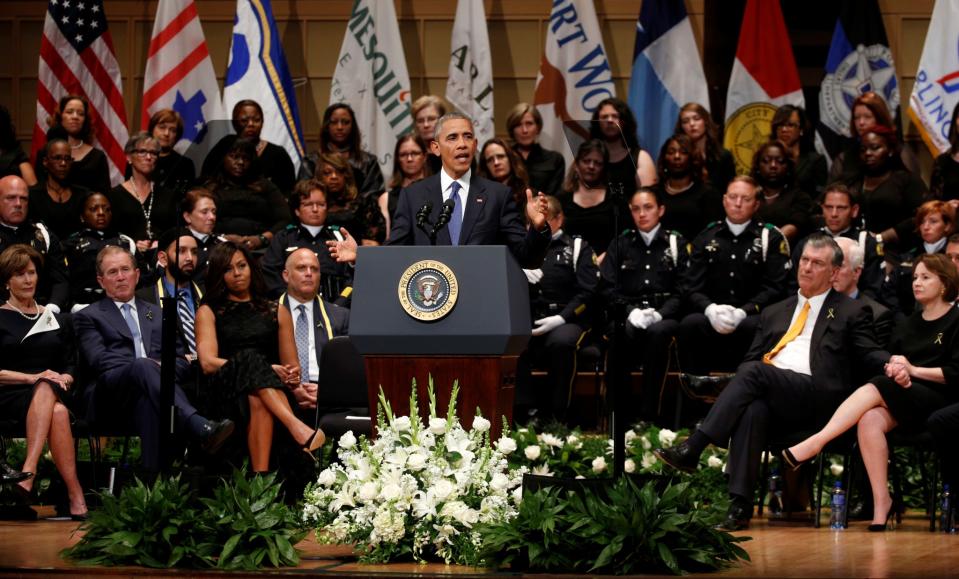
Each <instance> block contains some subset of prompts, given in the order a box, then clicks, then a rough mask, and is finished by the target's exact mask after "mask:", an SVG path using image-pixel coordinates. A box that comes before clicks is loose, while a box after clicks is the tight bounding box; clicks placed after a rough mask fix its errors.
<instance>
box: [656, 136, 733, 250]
mask: <svg viewBox="0 0 959 579" xmlns="http://www.w3.org/2000/svg"><path fill="white" fill-rule="evenodd" d="M656 170H657V172H658V173H659V182H658V183H656V184H655V185H653V187H652V189H653V190H655V191H656V193H657V199H658V201H659V203H661V204H662V206H663V207H664V213H663V219H662V224H663V227H664V228H666V229H675V230H676V231H678V232H680V233H682V234H683V237H685V238H686V239H695V237H696V236H697V235H699V232H700V231H702V230H703V229H705V228H706V226H707V225H709V223H710V222H712V221H716V220H717V219H722V218H723V217H724V215H723V198H722V193H717V192H716V190H714V189H713V188H712V187H711V186H709V185H707V184H706V183H705V182H704V181H703V162H702V159H700V157H699V153H698V152H697V151H696V144H695V143H693V140H692V139H691V138H689V136H687V135H686V134H684V133H677V134H675V135H673V136H672V137H670V138H668V139H666V142H665V143H663V146H662V148H661V149H660V150H659V158H658V159H657V160H656ZM659 203H658V204H659Z"/></svg>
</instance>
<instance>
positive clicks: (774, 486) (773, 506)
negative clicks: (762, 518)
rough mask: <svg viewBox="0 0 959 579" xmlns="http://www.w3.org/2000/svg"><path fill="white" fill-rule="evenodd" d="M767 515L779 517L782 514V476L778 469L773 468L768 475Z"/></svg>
mask: <svg viewBox="0 0 959 579" xmlns="http://www.w3.org/2000/svg"><path fill="white" fill-rule="evenodd" d="M766 502H767V504H768V505H769V516H771V517H779V516H782V514H783V477H782V476H780V475H779V470H778V469H773V472H772V474H771V475H769V498H768V499H767V501H766Z"/></svg>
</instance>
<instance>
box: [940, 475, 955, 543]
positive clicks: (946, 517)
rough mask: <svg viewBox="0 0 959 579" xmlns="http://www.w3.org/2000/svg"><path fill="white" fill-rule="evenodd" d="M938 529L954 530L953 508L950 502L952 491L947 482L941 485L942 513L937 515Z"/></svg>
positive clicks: (952, 531) (945, 531) (949, 531)
mask: <svg viewBox="0 0 959 579" xmlns="http://www.w3.org/2000/svg"><path fill="white" fill-rule="evenodd" d="M939 530H940V531H942V532H943V533H955V532H956V518H955V509H954V505H953V504H952V491H950V490H949V483H946V484H944V485H942V514H941V515H940V517H939Z"/></svg>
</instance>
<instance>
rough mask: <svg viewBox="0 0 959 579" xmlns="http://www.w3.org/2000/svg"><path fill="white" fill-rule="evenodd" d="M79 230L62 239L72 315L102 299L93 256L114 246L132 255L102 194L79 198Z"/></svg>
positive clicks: (128, 239)
mask: <svg viewBox="0 0 959 579" xmlns="http://www.w3.org/2000/svg"><path fill="white" fill-rule="evenodd" d="M82 207H83V211H82V212H81V213H80V222H81V228H80V231H77V232H75V233H73V234H72V235H70V237H68V238H66V239H65V240H63V257H64V258H65V259H66V263H67V271H69V272H70V303H71V304H73V305H72V307H71V311H73V312H76V311H79V310H81V309H83V308H85V307H86V306H87V305H89V304H92V303H93V302H95V301H97V300H99V299H100V298H102V297H103V288H102V287H100V284H99V283H98V282H97V254H98V253H100V250H101V249H103V248H104V247H106V246H107V245H116V246H118V247H122V248H124V249H126V250H127V251H129V252H130V253H131V254H136V249H137V247H136V242H135V241H134V240H133V238H132V237H129V236H127V235H124V234H122V233H117V231H116V229H115V228H114V227H113V210H112V209H111V208H110V200H109V199H108V198H107V196H106V195H105V194H103V193H96V192H91V193H88V194H87V196H86V197H85V198H84V199H83V205H82Z"/></svg>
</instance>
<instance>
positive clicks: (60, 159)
mask: <svg viewBox="0 0 959 579" xmlns="http://www.w3.org/2000/svg"><path fill="white" fill-rule="evenodd" d="M49 159H50V160H51V161H53V162H54V163H69V162H70V161H72V160H73V157H71V156H70V155H50V157H49Z"/></svg>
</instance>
